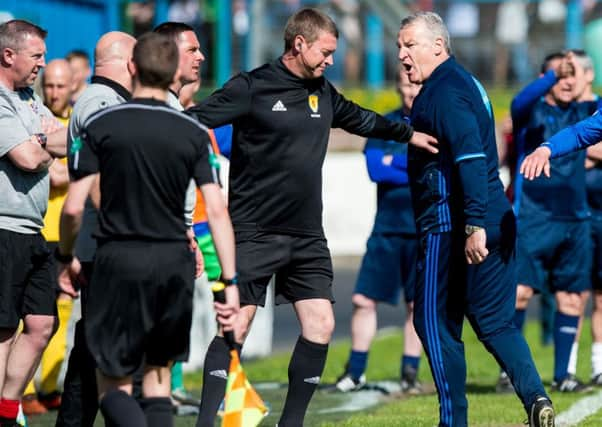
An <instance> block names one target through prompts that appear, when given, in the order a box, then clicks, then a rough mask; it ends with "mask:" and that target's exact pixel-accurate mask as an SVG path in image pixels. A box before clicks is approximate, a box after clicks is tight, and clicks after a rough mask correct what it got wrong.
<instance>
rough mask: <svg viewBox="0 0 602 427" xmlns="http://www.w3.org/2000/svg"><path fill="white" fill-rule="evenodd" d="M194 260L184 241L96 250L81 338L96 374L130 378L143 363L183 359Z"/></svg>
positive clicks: (119, 244)
mask: <svg viewBox="0 0 602 427" xmlns="http://www.w3.org/2000/svg"><path fill="white" fill-rule="evenodd" d="M194 273H195V257H194V254H193V253H192V252H190V250H189V248H188V244H187V242H161V243H159V242H140V241H127V242H126V241H111V242H106V243H104V244H102V245H100V246H99V247H98V250H97V252H96V258H95V260H94V267H93V271H92V278H91V280H90V289H89V293H88V301H87V304H86V315H85V316H86V326H85V328H86V339H87V341H88V346H89V348H90V353H91V354H92V356H93V357H94V360H95V361H96V365H97V367H98V369H99V370H100V371H101V372H102V373H103V374H105V375H106V376H109V377H117V378H120V377H125V376H128V375H131V374H132V373H133V372H134V371H135V370H136V369H137V368H138V367H139V366H140V365H141V364H142V363H143V362H144V363H146V364H147V365H157V366H167V364H168V362H169V361H183V360H187V359H188V350H189V345H190V325H191V321H192V295H193V290H194Z"/></svg>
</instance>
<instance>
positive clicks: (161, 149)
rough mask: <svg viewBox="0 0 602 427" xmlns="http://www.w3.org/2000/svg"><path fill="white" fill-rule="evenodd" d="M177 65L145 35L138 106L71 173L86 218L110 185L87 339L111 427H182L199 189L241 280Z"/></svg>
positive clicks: (229, 267)
mask: <svg viewBox="0 0 602 427" xmlns="http://www.w3.org/2000/svg"><path fill="white" fill-rule="evenodd" d="M177 66H178V50H177V47H176V45H175V43H174V42H173V40H171V39H170V38H168V37H166V36H163V35H160V34H155V33H149V34H146V35H143V36H142V37H141V38H140V39H139V40H138V42H137V43H136V45H135V47H134V51H133V62H130V63H129V64H128V67H129V68H130V72H131V73H132V75H133V76H134V91H133V94H132V95H133V98H132V100H131V101H130V102H127V103H125V104H122V105H119V106H115V107H111V108H107V109H105V110H103V111H100V112H98V113H96V114H94V115H92V116H91V117H90V118H89V119H88V121H87V122H86V124H85V125H84V130H83V132H82V143H81V144H77V145H76V146H74V147H72V151H73V150H75V151H76V152H77V153H76V154H77V155H76V156H75V160H74V162H72V164H70V173H71V175H72V177H73V178H74V179H75V180H79V181H80V182H81V183H82V185H80V186H78V188H79V189H80V193H81V194H80V202H81V207H82V208H83V204H84V202H85V199H86V197H87V195H88V193H89V190H90V187H91V186H92V184H93V182H94V180H95V179H96V176H97V175H98V174H100V193H101V205H100V210H99V220H98V229H97V231H96V233H95V236H96V238H97V241H98V249H97V252H96V258H95V261H94V268H93V273H92V277H91V280H90V285H89V286H90V288H89V295H88V305H87V313H86V315H87V320H86V322H87V323H86V325H85V329H86V338H87V340H88V345H89V348H90V352H91V353H92V355H93V357H94V359H95V361H96V364H97V377H98V394H99V400H100V408H101V411H102V413H103V415H104V418H105V423H106V425H107V426H129V427H138V426H147V425H148V426H151V427H154V426H157V427H159V426H161V427H165V426H167V427H169V426H172V425H173V418H172V417H173V416H172V407H171V401H170V398H169V396H170V392H171V387H170V366H171V363H172V362H173V361H176V360H186V359H187V357H188V346H189V338H190V323H191V316H192V294H193V286H194V284H193V280H194V276H195V253H194V251H193V249H192V248H191V247H190V245H189V242H188V239H187V237H186V226H185V223H184V197H185V193H186V188H187V186H188V183H189V182H190V179H191V178H194V179H195V181H196V183H197V184H198V185H199V186H200V188H201V191H202V193H203V197H204V198H205V200H206V203H207V214H208V219H209V225H210V227H211V231H212V233H213V237H214V241H215V246H216V249H217V251H218V254H219V258H220V263H221V266H222V271H223V277H224V278H225V280H226V281H228V280H229V281H230V282H232V281H234V277H235V264H234V235H233V231H232V226H231V223H230V218H229V216H228V212H227V210H226V207H225V203H224V200H223V196H222V193H221V190H220V187H219V185H218V183H217V175H216V173H215V171H214V170H213V169H212V168H211V166H210V164H209V152H208V148H207V147H208V145H209V144H210V142H209V136H208V133H207V128H206V127H204V126H202V125H200V124H198V123H197V122H196V121H194V120H192V119H191V118H189V117H187V116H185V115H183V114H182V113H180V112H177V111H176V110H174V109H172V108H170V107H168V106H167V105H166V103H165V100H166V98H167V89H168V87H169V85H170V84H171V83H172V81H173V77H174V73H175V71H176V68H177ZM86 183H87V185H86ZM74 197H75V196H74ZM61 222H62V223H61V231H62V232H63V234H62V235H61V241H60V245H59V248H60V249H59V250H60V255H61V256H63V257H65V256H69V255H70V254H71V253H72V250H73V242H74V240H75V237H76V236H77V233H78V228H79V218H77V217H75V218H74V217H73V216H69V215H65V214H64V213H63V215H62V218H61ZM226 299H227V303H225V304H216V310H217V314H218V321H219V322H220V323H221V325H222V327H224V328H226V329H231V328H232V325H233V322H234V320H235V318H236V314H237V312H238V290H237V288H236V287H235V286H229V287H228V288H227V290H226ZM142 363H144V380H143V387H142V389H143V396H144V397H143V399H141V401H140V405H139V404H138V402H136V400H134V399H133V398H132V397H131V389H132V379H131V375H132V373H133V372H134V371H135V370H136V369H137V368H138V367H139V366H140V365H141V364H142ZM145 418H146V419H145Z"/></svg>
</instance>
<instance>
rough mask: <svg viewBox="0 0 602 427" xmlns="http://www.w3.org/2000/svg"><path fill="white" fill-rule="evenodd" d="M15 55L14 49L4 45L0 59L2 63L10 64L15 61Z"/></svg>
mask: <svg viewBox="0 0 602 427" xmlns="http://www.w3.org/2000/svg"><path fill="white" fill-rule="evenodd" d="M15 56H17V51H16V50H14V49H11V48H9V47H5V48H4V49H3V50H2V52H1V56H0V60H2V62H3V63H4V64H8V65H12V64H14V62H15Z"/></svg>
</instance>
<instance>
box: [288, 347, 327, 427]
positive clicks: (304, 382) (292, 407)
mask: <svg viewBox="0 0 602 427" xmlns="http://www.w3.org/2000/svg"><path fill="white" fill-rule="evenodd" d="M327 354H328V344H318V343H315V342H311V341H308V340H306V339H305V338H303V337H302V336H300V337H299V339H298V340H297V344H296V345H295V350H294V351H293V356H292V357H291V361H290V363H289V365H288V392H287V394H286V401H285V402H284V409H283V410H282V415H281V417H280V421H278V426H279V427H293V426H295V427H296V426H299V427H302V426H303V418H304V417H305V412H306V411H307V406H308V405H309V401H310V400H311V397H312V396H313V394H314V391H316V387H317V386H318V383H319V382H320V376H321V375H322V371H323V370H324V364H325V363H326V355H327Z"/></svg>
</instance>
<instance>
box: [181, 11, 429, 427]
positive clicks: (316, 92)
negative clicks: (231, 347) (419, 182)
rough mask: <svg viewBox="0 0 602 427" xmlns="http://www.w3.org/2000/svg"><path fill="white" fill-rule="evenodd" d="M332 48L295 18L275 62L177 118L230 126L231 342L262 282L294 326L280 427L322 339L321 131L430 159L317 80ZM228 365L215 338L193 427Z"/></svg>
mask: <svg viewBox="0 0 602 427" xmlns="http://www.w3.org/2000/svg"><path fill="white" fill-rule="evenodd" d="M337 37H338V31H337V28H336V26H335V24H334V22H333V21H332V20H331V19H330V18H329V17H328V16H326V15H324V14H323V13H321V12H319V11H317V10H315V9H302V10H300V11H298V12H297V13H295V14H294V15H293V16H292V17H291V18H290V19H289V21H288V23H287V25H286V28H285V34H284V40H285V53H284V54H283V55H282V57H280V58H279V59H278V60H276V61H274V62H273V63H270V64H266V65H263V66H262V67H259V68H257V69H255V70H253V71H251V72H249V73H241V74H239V75H237V76H236V77H234V78H233V79H232V80H230V81H229V82H228V83H226V85H225V86H224V87H223V88H222V89H220V90H218V91H217V92H215V93H214V94H213V95H211V96H210V97H209V98H207V99H206V100H204V101H203V102H201V103H200V104H199V105H198V106H196V107H193V108H192V109H191V110H189V112H190V113H191V114H193V115H194V116H196V117H197V118H198V119H199V121H200V122H201V123H204V124H206V125H207V126H209V127H211V128H214V127H217V126H221V125H223V124H225V123H232V124H233V141H232V158H231V165H230V196H229V197H230V200H229V208H230V212H231V214H232V220H233V224H234V228H235V233H236V245H237V265H238V267H239V273H240V284H239V289H240V294H241V303H242V304H243V305H244V307H243V308H242V310H241V316H239V323H238V324H237V332H239V334H240V332H241V331H242V335H244V333H245V332H246V331H247V330H248V327H249V325H250V323H251V321H252V319H253V316H254V314H255V311H256V308H257V306H258V305H263V304H264V303H265V294H266V288H267V284H268V282H269V280H270V278H271V277H272V275H274V274H275V275H276V302H277V303H283V302H289V303H292V304H293V305H294V309H295V312H296V314H297V316H298V318H299V322H300V324H301V336H300V337H299V339H298V341H297V344H296V346H295V350H294V352H293V355H292V358H291V362H290V365H289V371H288V372H289V389H288V394H287V398H286V403H285V405H284V410H283V413H282V417H281V418H280V421H279V423H278V425H279V426H281V427H282V426H287V427H288V426H300V425H302V424H303V418H304V416H305V411H306V409H307V405H308V404H309V401H310V399H311V397H312V395H313V393H314V391H315V389H316V386H317V385H318V383H319V381H320V376H321V375H322V370H323V368H324V362H325V360H326V354H327V350H328V342H329V341H330V337H331V334H332V331H333V329H334V314H333V310H332V305H331V304H332V302H333V295H332V290H331V287H332V264H331V260H330V252H329V250H328V246H327V244H326V239H325V237H324V231H323V229H322V164H323V162H324V156H325V154H326V146H327V144H328V137H329V133H330V129H331V128H332V127H340V128H343V129H345V130H347V131H348V132H351V133H355V134H359V135H362V136H371V137H377V138H382V139H387V140H397V141H410V142H411V143H412V144H415V145H418V146H420V147H425V148H430V149H431V151H436V150H435V149H434V147H431V145H430V144H433V143H435V142H436V141H435V140H434V138H431V137H429V136H428V135H425V134H420V133H418V132H413V130H412V128H411V127H410V126H408V125H407V124H405V123H399V122H390V121H389V120H387V119H385V118H384V117H382V116H380V115H378V114H376V113H374V112H373V111H369V110H365V109H363V108H360V107H359V106H357V105H356V104H354V103H352V102H350V101H348V100H346V99H345V98H344V97H343V96H341V95H340V94H339V93H338V92H337V91H336V89H335V88H334V87H333V86H332V84H330V82H328V80H326V79H325V78H324V77H323V73H324V70H325V69H326V67H327V66H329V65H332V61H333V58H332V55H333V53H334V51H335V50H336V47H337ZM239 338H240V339H241V340H242V339H244V337H242V336H239ZM228 363H229V356H228V347H227V346H226V344H225V342H224V340H223V338H221V337H216V338H215V339H214V340H213V342H212V343H211V345H210V346H209V349H208V352H207V356H206V359H205V365H204V377H203V392H202V395H201V408H200V414H199V420H198V422H197V426H211V425H213V420H214V417H215V414H216V412H217V409H218V406H219V403H220V401H221V400H222V398H223V395H224V387H225V384H226V382H225V378H223V377H224V376H223V375H222V373H223V372H227V369H228Z"/></svg>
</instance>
